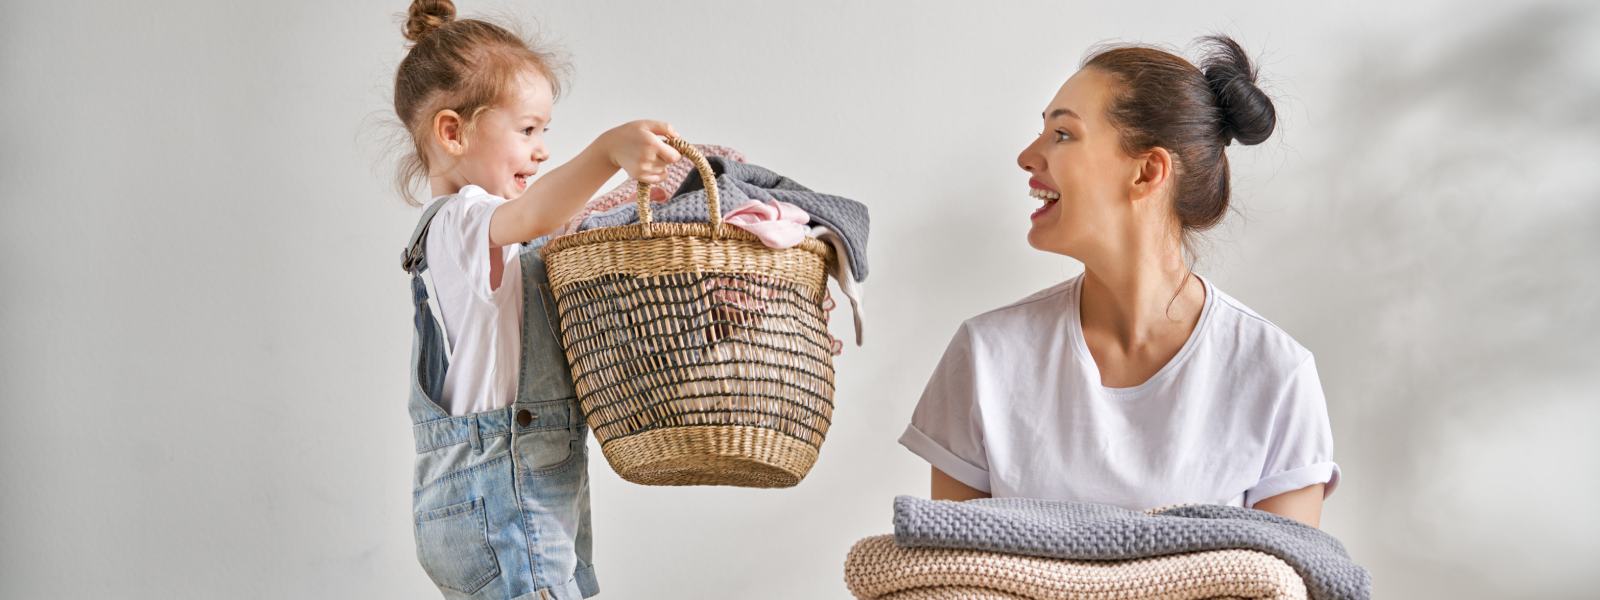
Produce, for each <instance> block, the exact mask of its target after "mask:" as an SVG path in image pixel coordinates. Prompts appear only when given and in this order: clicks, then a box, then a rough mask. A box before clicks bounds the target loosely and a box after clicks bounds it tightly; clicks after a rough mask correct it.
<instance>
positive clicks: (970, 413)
mask: <svg viewBox="0 0 1600 600" xmlns="http://www.w3.org/2000/svg"><path fill="white" fill-rule="evenodd" d="M968 327H969V326H968V325H966V324H963V325H962V326H961V329H959V330H958V331H957V332H956V335H955V337H954V338H953V339H951V340H950V346H949V347H948V348H946V349H945V352H944V357H943V358H941V359H939V364H938V366H937V367H934V370H933V375H932V376H930V377H929V378H928V385H927V387H926V388H924V389H923V392H922V399H921V400H920V401H918V402H917V408H916V410H915V411H914V412H913V413H912V415H911V424H910V425H909V426H907V427H906V430H905V433H904V434H902V435H901V436H900V444H901V445H902V446H905V447H906V449H908V450H910V451H911V452H912V453H914V454H916V455H917V456H920V457H922V458H923V460H926V461H928V463H929V464H932V465H933V466H934V467H936V468H938V469H939V470H940V471H943V472H944V473H945V474H946V475H949V476H950V477H952V478H954V479H955V480H956V481H960V482H961V483H964V484H966V485H967V486H968V487H971V488H973V489H976V490H979V491H982V492H989V491H990V490H989V458H988V453H987V452H985V450H984V440H983V414H982V411H981V410H980V404H979V402H978V394H979V381H978V373H979V371H980V369H979V368H978V364H977V358H978V356H977V354H976V353H975V351H974V348H973V339H972V334H971V331H970V330H969V328H968Z"/></svg>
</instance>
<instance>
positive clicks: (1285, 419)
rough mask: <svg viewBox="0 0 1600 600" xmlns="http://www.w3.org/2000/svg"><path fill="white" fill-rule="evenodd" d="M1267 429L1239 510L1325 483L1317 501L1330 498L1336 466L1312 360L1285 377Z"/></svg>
mask: <svg viewBox="0 0 1600 600" xmlns="http://www.w3.org/2000/svg"><path fill="white" fill-rule="evenodd" d="M1271 426H1272V432H1271V434H1270V436H1269V437H1268V441H1267V451H1266V461H1265V464H1264V465H1263V468H1262V471H1261V479H1260V481H1258V482H1257V483H1256V484H1255V486H1253V487H1251V488H1250V489H1248V490H1246V491H1245V506H1250V507H1253V506H1255V504H1256V503H1257V502H1260V501H1262V500H1265V499H1267V498H1271V497H1273V496H1276V495H1278V494H1282V493H1284V492H1292V491H1294V490H1298V489H1300V488H1303V487H1306V486H1310V485H1316V484H1319V483H1322V484H1326V487H1324V488H1323V491H1322V495H1323V497H1327V496H1328V495H1329V494H1332V493H1333V489H1334V488H1335V487H1336V486H1338V484H1339V465H1338V463H1335V462H1333V429H1332V427H1331V426H1330V425H1329V422H1328V406H1327V401H1326V399H1325V398H1324V397H1323V395H1322V381H1321V380H1320V379H1319V378H1318V377H1317V365H1316V361H1315V360H1314V359H1313V358H1311V357H1309V356H1308V357H1306V359H1305V361H1304V362H1302V363H1301V364H1300V366H1299V367H1298V368H1296V369H1295V372H1294V374H1293V375H1291V376H1290V378H1289V381H1288V383H1287V385H1285V387H1284V392H1283V394H1282V395H1281V396H1280V397H1279V398H1278V404H1277V408H1276V410H1275V411H1274V414H1273V418H1272V425H1271Z"/></svg>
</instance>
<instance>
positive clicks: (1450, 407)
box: [1240, 4, 1600, 598]
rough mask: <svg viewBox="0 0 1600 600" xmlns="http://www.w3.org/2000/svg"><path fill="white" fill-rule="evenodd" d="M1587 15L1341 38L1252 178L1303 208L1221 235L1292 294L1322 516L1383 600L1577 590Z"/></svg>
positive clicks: (1596, 148)
mask: <svg viewBox="0 0 1600 600" xmlns="http://www.w3.org/2000/svg"><path fill="white" fill-rule="evenodd" d="M1597 16H1600V13H1597V12H1596V7H1594V6H1588V5H1583V4H1570V5H1561V6H1540V7H1525V8H1522V9H1518V11H1517V12H1515V13H1514V14H1510V15H1506V16H1502V17H1499V18H1492V20H1488V21H1487V22H1486V24H1485V25H1483V26H1482V27H1478V28H1475V29H1474V30H1471V31H1468V32H1467V33H1466V34H1465V35H1460V36H1459V37H1455V38H1453V39H1439V36H1437V35H1431V36H1430V35H1428V34H1426V33H1421V32H1418V33H1415V34H1414V35H1407V36H1405V37H1396V38H1394V39H1382V38H1368V39H1366V40H1364V43H1363V46H1364V47H1365V48H1366V50H1362V51H1361V52H1363V53H1365V55H1364V56H1360V57H1359V58H1358V59H1357V62H1356V63H1355V64H1353V65H1351V66H1350V67H1349V69H1348V71H1347V72H1346V73H1345V75H1344V76H1343V78H1342V81H1340V82H1339V83H1340V85H1339V90H1340V93H1341V94H1343V96H1342V97H1338V98H1331V99H1328V101H1327V102H1326V103H1311V104H1321V105H1322V106H1326V107H1328V110H1318V111H1316V114H1314V115H1313V116H1312V122H1313V123H1316V124H1318V126H1317V129H1318V130H1319V132H1318V134H1317V135H1318V136H1319V139H1318V142H1317V146H1316V147H1317V148H1318V149H1319V150H1322V149H1326V151H1327V154H1326V155H1325V156H1320V155H1319V156H1306V157H1304V158H1305V159H1304V160H1300V161H1297V162H1298V163H1299V164H1301V165H1304V166H1303V167H1302V168H1303V170H1300V171H1299V172H1298V173H1284V174H1283V175H1286V176H1284V177H1278V178H1276V179H1277V183H1276V184H1275V185H1273V186H1272V187H1274V188H1276V190H1275V191H1279V192H1282V191H1284V190H1293V191H1294V193H1293V194H1284V195H1304V196H1306V197H1299V198H1293V197H1291V198H1284V199H1282V201H1283V202H1285V203H1286V204H1293V205H1297V206H1299V207H1300V208H1297V209H1295V210H1296V211H1297V212H1299V211H1306V213H1302V214H1306V218H1304V219H1301V220H1298V222H1299V223H1300V225H1298V226H1293V227H1290V228H1286V229H1284V230H1279V231H1273V232H1266V231H1264V230H1263V231H1259V232H1253V233H1261V234H1264V235H1253V236H1252V238H1253V239H1251V240H1250V241H1252V242H1254V243H1250V244H1248V245H1249V246H1252V247H1251V248H1248V249H1245V250H1244V251H1242V252H1241V257H1242V258H1244V257H1251V256H1256V257H1265V258H1259V259H1256V262H1257V265H1256V266H1261V265H1265V264H1270V265H1271V267H1270V268H1266V270H1267V271H1270V272H1274V273H1280V272H1287V273H1292V274H1291V275H1289V276H1287V277H1286V278H1285V281H1283V283H1287V284H1289V285H1284V286H1281V289H1283V290H1286V291H1284V292H1282V293H1283V294H1285V296H1291V295H1292V297H1294V298H1300V299H1302V300H1303V299H1305V298H1314V299H1315V300H1314V301H1312V302H1304V303H1303V304H1304V305H1302V306H1294V305H1291V304H1289V301H1288V300H1286V301H1285V302H1283V303H1280V304H1279V306H1283V307H1290V308H1288V309H1287V310H1283V309H1280V310H1279V311H1277V312H1276V313H1274V314H1272V315H1271V316H1272V317H1274V318H1277V319H1279V320H1280V322H1294V323H1296V326H1295V333H1296V335H1297V336H1298V337H1300V339H1302V340H1303V341H1304V342H1305V343H1306V344H1307V346H1309V347H1311V348H1312V350H1313V351H1315V352H1316V353H1317V356H1318V366H1319V368H1320V370H1321V373H1322V376H1323V381H1324V387H1325V389H1326V390H1327V393H1328V397H1329V400H1330V410H1331V411H1332V413H1333V419H1334V425H1335V431H1336V434H1337V437H1338V440H1339V449H1338V453H1339V456H1340V460H1341V463H1343V464H1344V465H1345V467H1346V470H1347V479H1346V483H1347V485H1346V487H1345V489H1346V491H1344V492H1343V494H1342V495H1344V496H1345V497H1344V498H1342V499H1341V498H1339V497H1338V496H1335V498H1334V502H1335V504H1334V506H1336V507H1337V508H1334V510H1336V511H1338V512H1337V513H1335V514H1336V515H1337V516H1338V520H1337V521H1336V522H1335V523H1334V525H1335V526H1336V527H1337V528H1338V529H1339V533H1340V534H1341V535H1343V536H1345V538H1346V541H1347V543H1348V544H1349V545H1350V546H1351V550H1352V552H1354V553H1355V555H1356V557H1357V558H1358V559H1359V560H1362V561H1363V562H1364V563H1366V564H1367V565H1369V567H1371V568H1372V570H1373V574H1374V578H1375V581H1376V583H1377V586H1378V589H1379V590H1380V591H1381V592H1383V593H1381V594H1380V595H1382V596H1390V597H1397V598H1398V597H1530V596H1539V597H1566V596H1577V595H1581V594H1584V593H1592V590H1593V589H1595V585H1596V584H1600V575H1597V572H1596V570H1595V569H1593V565H1592V564H1590V562H1589V561H1590V560H1592V559H1593V557H1594V556H1597V555H1600V518H1597V517H1595V516H1593V511H1590V510H1588V509H1587V507H1586V505H1587V502H1585V501H1586V500H1589V499H1591V498H1595V497H1597V496H1600V475H1597V474H1600V441H1597V439H1600V436H1596V435H1594V434H1593V433H1592V431H1593V427H1594V424H1595V423H1597V422H1600V403H1597V402H1595V399H1596V398H1600V276H1597V275H1596V273H1600V267H1597V266H1596V265H1595V264H1594V262H1595V260H1596V259H1597V258H1600V168H1596V166H1595V165H1597V164H1600V117H1597V112H1596V107H1600V61H1597V60H1596V59H1595V58H1594V57H1595V47H1593V46H1590V47H1588V48H1585V46H1584V45H1585V44H1589V43H1590V41H1589V38H1592V37H1593V34H1594V33H1595V32H1596V31H1600V18H1597ZM1307 223H1309V224H1310V225H1306V224H1307ZM1295 227H1298V228H1295ZM1241 245H1243V244H1241ZM1240 262H1241V263H1245V262H1248V261H1247V260H1241V261H1240ZM1245 268H1251V267H1245ZM1269 296H1270V294H1269ZM1286 317H1287V318H1286ZM1340 500H1342V502H1341V501H1340Z"/></svg>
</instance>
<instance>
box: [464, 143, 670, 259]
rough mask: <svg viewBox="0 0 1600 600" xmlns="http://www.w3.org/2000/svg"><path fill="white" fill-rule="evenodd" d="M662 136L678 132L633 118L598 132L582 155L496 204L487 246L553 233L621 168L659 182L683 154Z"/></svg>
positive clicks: (642, 177)
mask: <svg viewBox="0 0 1600 600" xmlns="http://www.w3.org/2000/svg"><path fill="white" fill-rule="evenodd" d="M659 136H668V137H676V136H677V134H676V133H675V132H673V130H672V126H671V125H668V124H666V123H662V122H659V121H634V122H631V123H625V124H623V125H621V126H619V127H616V128H614V129H612V130H610V131H607V132H605V133H602V134H600V137H598V138H595V140H594V142H593V143H590V144H589V146H588V147H587V148H584V149H583V152H580V153H578V156H576V157H574V158H573V159H572V160H570V161H568V162H567V163H566V164H564V165H561V166H559V167H556V168H555V169H554V170H552V171H550V173H548V174H546V175H545V176H544V177H540V178H538V179H536V180H534V182H533V183H532V184H531V185H529V186H528V189H527V190H525V191H523V192H522V195H521V196H518V197H517V198H516V199H514V200H511V201H509V202H506V203H505V204H501V205H500V206H499V207H498V208H496V209H495V211H494V215H493V216H492V217H490V219H489V245H490V246H491V247H494V248H499V247H501V246H506V245H509V244H516V243H521V242H526V241H528V240H531V239H534V238H537V237H540V236H543V235H545V234H548V233H550V232H552V231H555V229H556V228H557V227H560V226H561V225H562V224H563V223H565V222H566V220H567V219H569V218H572V215H575V214H577V213H578V211H579V210H581V209H583V206H584V204H585V203H587V202H588V201H589V197H590V196H593V195H594V193H595V191H597V190H599V189H600V186H602V185H605V183H606V180H607V179H610V178H611V176H612V175H613V174H615V173H616V172H617V169H619V168H620V169H622V170H624V171H627V172H628V176H629V177H632V178H634V179H638V180H640V181H644V182H647V183H655V182H656V181H659V180H660V179H661V176H662V174H663V173H665V172H666V168H667V165H670V164H672V163H674V162H677V161H678V158H679V156H678V151H677V150H674V149H673V148H672V146H668V145H667V143H666V142H664V141H662V140H661V138H660V137H659Z"/></svg>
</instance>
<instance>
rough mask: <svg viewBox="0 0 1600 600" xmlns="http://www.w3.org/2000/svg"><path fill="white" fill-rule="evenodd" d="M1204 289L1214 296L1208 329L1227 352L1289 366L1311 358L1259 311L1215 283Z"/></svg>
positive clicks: (1293, 339) (1301, 347)
mask: <svg viewBox="0 0 1600 600" xmlns="http://www.w3.org/2000/svg"><path fill="white" fill-rule="evenodd" d="M1208 290H1209V292H1210V293H1211V294H1212V295H1213V296H1214V300H1213V302H1212V306H1211V311H1212V314H1211V317H1210V319H1211V320H1212V323H1211V327H1209V328H1208V329H1209V331H1210V333H1211V334H1212V336H1213V337H1214V338H1216V339H1217V341H1218V342H1220V343H1222V344H1226V345H1228V346H1231V349H1230V350H1231V352H1230V353H1231V354H1234V355H1236V356H1249V357H1252V358H1253V359H1255V360H1257V361H1261V362H1262V363H1266V364H1273V363H1278V364H1282V365H1283V366H1284V367H1287V368H1290V369H1293V368H1294V367H1297V366H1299V365H1300V364H1301V363H1304V362H1305V361H1306V360H1309V359H1310V358H1311V351H1310V350H1308V349H1306V347H1305V346H1303V345H1301V344H1300V342H1299V341H1298V340H1296V339H1295V338H1294V336H1292V335H1290V334H1289V332H1288V331H1285V330H1284V329H1283V328H1282V327H1279V326H1278V325H1277V324H1276V323H1273V322H1272V321H1271V320H1269V319H1267V318H1266V317H1263V316H1261V313H1258V312H1256V311H1255V310H1254V309H1252V308H1250V307H1249V306H1247V305H1245V303H1243V302H1240V301H1239V299H1238V298H1235V297H1233V296H1231V295H1229V294H1228V293H1227V292H1224V291H1222V290H1220V289H1217V288H1216V286H1208Z"/></svg>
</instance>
